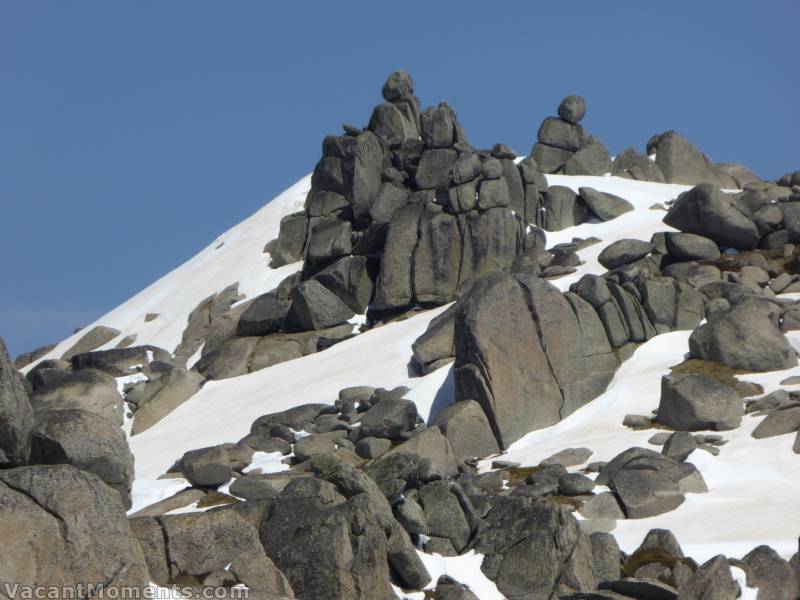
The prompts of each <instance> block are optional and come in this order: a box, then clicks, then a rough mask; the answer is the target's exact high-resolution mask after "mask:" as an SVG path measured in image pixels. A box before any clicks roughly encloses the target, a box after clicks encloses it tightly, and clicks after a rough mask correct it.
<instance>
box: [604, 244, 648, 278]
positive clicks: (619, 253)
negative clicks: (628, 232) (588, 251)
mask: <svg viewBox="0 0 800 600" xmlns="http://www.w3.org/2000/svg"><path fill="white" fill-rule="evenodd" d="M652 251H653V244H651V243H650V242H643V241H641V240H628V239H625V240H617V241H616V242H613V243H611V244H609V245H608V246H606V247H605V248H603V251H602V252H601V253H600V255H599V256H598V257H597V261H598V262H599V263H600V264H601V265H603V266H604V267H605V268H606V269H608V270H611V269H616V268H617V267H621V266H623V265H627V264H628V263H632V262H635V261H637V260H639V259H640V258H644V257H645V256H647V255H648V254H650V253H651V252H652Z"/></svg>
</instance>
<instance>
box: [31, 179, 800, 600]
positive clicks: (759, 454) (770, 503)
mask: <svg viewBox="0 0 800 600" xmlns="http://www.w3.org/2000/svg"><path fill="white" fill-rule="evenodd" d="M547 179H548V182H549V184H550V185H566V186H568V187H570V188H572V189H574V190H577V189H578V188H579V187H582V186H589V187H593V188H595V189H598V190H600V191H605V192H609V193H612V194H616V195H618V196H621V197H623V198H625V199H626V200H628V201H630V202H631V203H632V204H633V205H634V207H635V210H634V211H632V212H630V213H627V214H625V215H622V216H620V217H618V218H617V219H614V220H613V221H609V222H606V223H587V224H584V225H580V226H577V227H571V228H569V229H566V230H563V231H560V232H549V233H547V245H548V247H551V246H553V245H555V244H558V243H562V242H571V241H572V239H573V238H574V237H579V238H587V237H590V236H593V237H598V238H600V239H601V240H602V241H601V242H600V243H598V244H595V245H593V246H590V247H588V248H586V249H584V250H581V251H580V252H579V255H580V257H581V259H582V260H583V261H584V264H583V265H581V266H580V267H579V268H578V272H577V273H574V274H571V275H568V276H565V277H562V278H559V279H556V280H554V284H555V285H557V286H558V287H559V288H560V289H566V288H568V286H569V285H570V284H571V283H572V282H574V281H577V280H578V279H579V278H580V277H581V276H582V275H583V274H585V273H590V272H591V273H601V272H603V270H604V269H603V268H602V267H601V266H600V265H599V264H598V263H597V256H598V254H599V253H600V251H601V250H602V249H603V248H604V247H606V246H607V245H608V244H609V243H611V242H613V241H615V240H618V239H622V238H636V239H641V240H649V239H650V237H651V235H652V234H653V233H654V232H656V231H664V230H668V229H669V228H668V227H666V226H665V225H664V224H663V222H662V219H663V217H664V214H665V213H664V211H663V210H652V209H650V206H651V205H653V204H656V203H661V204H664V203H666V202H667V201H669V200H672V199H674V198H675V197H677V195H678V194H680V193H681V192H683V191H685V190H687V189H689V186H681V185H667V184H656V183H650V182H642V181H634V180H629V179H622V178H618V177H613V176H605V177H583V176H581V177H569V176H559V175H549V176H547ZM309 186H310V176H307V177H305V178H303V179H302V180H300V181H299V182H298V183H296V184H295V185H293V186H292V187H290V188H289V189H287V190H286V191H285V192H283V193H282V194H281V195H279V196H278V197H277V198H276V199H275V200H273V201H272V202H270V203H269V204H267V205H266V206H265V207H264V208H262V209H261V210H259V211H258V212H256V213H255V214H254V215H252V216H251V217H250V218H248V219H247V220H245V221H243V222H242V223H240V224H239V225H237V226H235V227H233V228H231V229H230V230H229V231H227V232H226V233H224V234H223V235H221V236H220V237H219V238H217V239H216V240H213V241H212V243H210V244H209V245H208V246H207V247H206V248H205V249H204V250H202V251H201V252H200V253H199V254H197V255H196V256H195V257H194V258H192V259H190V260H189V261H187V262H186V263H185V264H184V265H182V266H181V267H179V268H177V269H175V270H174V271H172V272H171V273H169V274H167V275H165V276H164V277H162V278H161V279H159V280H158V281H156V282H155V283H154V284H152V285H151V286H149V287H148V288H146V289H145V290H143V291H142V292H141V293H139V294H137V295H136V296H134V297H133V298H132V299H130V300H129V301H128V302H126V303H124V304H122V305H121V306H120V307H118V308H116V309H114V310H112V311H111V312H109V313H108V314H107V315H104V316H103V317H102V318H100V319H98V320H97V321H96V322H95V323H92V324H91V325H90V326H89V327H87V328H86V329H85V330H84V331H88V329H89V328H90V327H92V326H94V325H106V326H110V327H115V328H117V329H119V330H120V331H121V334H120V336H125V335H132V334H136V336H137V341H136V343H137V344H152V345H155V346H159V347H162V348H165V349H167V350H169V351H173V350H174V349H175V347H176V346H177V344H178V343H179V342H180V339H181V334H182V332H183V330H184V328H185V326H186V322H187V318H188V315H189V313H190V312H191V311H192V310H193V309H194V308H195V307H196V306H197V304H198V303H199V302H200V301H201V300H203V299H205V298H207V297H209V296H211V295H212V294H215V293H217V292H219V291H221V290H222V289H223V288H225V287H226V286H228V285H230V284H233V283H237V282H238V284H239V292H240V293H241V294H244V295H245V296H246V297H247V298H252V297H254V296H256V295H258V294H259V293H263V292H264V291H267V290H269V289H272V288H274V287H275V286H276V285H277V284H278V283H279V282H280V281H281V280H282V279H283V278H284V277H286V276H288V275H289V274H291V273H293V272H295V271H297V270H298V269H299V268H300V266H301V265H300V263H296V264H293V265H287V266H285V267H282V268H280V269H269V268H267V262H268V255H266V254H264V253H263V247H264V245H265V243H266V242H268V241H269V240H271V239H273V238H275V237H276V236H277V233H278V228H279V223H280V219H281V217H283V216H285V215H287V214H289V213H291V212H295V211H297V210H300V209H301V208H302V206H303V202H304V199H305V195H306V192H307V191H308V189H309ZM223 242H224V244H223ZM446 308H447V307H440V308H437V309H435V310H429V311H424V312H420V313H419V314H416V315H414V316H412V317H410V318H408V319H406V320H402V321H397V322H393V323H390V324H388V325H384V326H381V327H376V328H374V329H372V330H369V331H367V332H365V333H363V334H361V335H358V336H356V337H354V338H351V339H349V340H346V341H344V342H341V343H339V344H337V345H335V346H333V347H331V348H329V349H327V350H325V351H323V352H320V353H317V354H313V355H310V356H305V357H302V358H298V359H295V360H292V361H289V362H285V363H281V364H278V365H275V366H273V367H270V368H268V369H264V370H261V371H257V372H255V373H252V374H249V375H244V376H241V377H237V378H233V379H227V380H222V381H210V382H208V383H207V384H206V385H205V386H204V387H203V388H202V389H201V390H200V391H199V392H198V393H197V394H196V395H195V396H194V397H192V398H191V399H190V400H188V401H187V402H185V403H184V404H182V405H181V406H179V407H178V408H177V409H176V410H175V411H173V412H172V413H170V414H169V415H167V417H165V418H164V419H163V420H162V421H160V422H159V423H157V424H156V425H154V426H153V427H151V428H149V429H148V430H146V431H144V432H143V433H141V434H139V435H136V436H133V437H131V438H130V444H131V449H132V451H133V453H134V456H135V469H136V479H135V481H134V485H133V508H132V509H131V512H135V511H137V510H139V509H141V508H142V507H144V506H147V505H149V504H152V503H153V502H156V501H158V500H161V499H164V498H166V497H169V496H171V495H173V494H174V493H176V492H177V491H179V490H181V489H183V488H185V487H187V486H188V482H187V481H186V480H184V479H179V478H177V479H176V478H169V479H158V477H159V476H160V475H162V474H163V473H164V472H165V471H166V469H167V468H169V467H170V466H171V465H172V464H173V463H174V462H175V461H176V460H177V459H178V458H180V457H181V456H182V454H183V453H184V452H186V451H187V450H191V449H195V448H199V447H203V446H212V445H215V444H219V443H222V442H236V441H237V440H239V439H240V438H241V437H243V436H244V435H246V434H247V433H248V432H249V429H250V425H251V423H252V422H253V421H254V420H255V419H256V418H258V417H259V416H261V415H264V414H267V413H270V412H276V411H281V410H285V409H287V408H290V407H293V406H297V405H300V404H305V403H310V402H326V403H333V401H334V400H336V398H337V394H338V391H339V390H340V389H341V388H343V387H347V386H352V385H373V386H376V387H378V386H380V387H386V388H391V387H394V386H398V385H407V386H409V387H410V388H411V390H410V392H409V394H408V397H409V398H411V399H412V400H414V401H415V402H416V404H417V406H418V409H419V411H420V414H421V415H422V416H423V418H425V419H426V420H427V421H428V422H429V423H430V422H432V421H433V419H434V418H435V415H436V414H437V413H438V411H440V410H441V409H442V408H443V407H444V406H446V405H447V404H448V403H449V402H451V401H452V398H453V376H452V365H447V366H445V367H442V368H441V369H438V370H437V371H435V372H433V373H431V374H429V375H427V376H425V377H412V376H410V371H409V368H408V367H409V361H410V359H411V344H412V342H413V341H414V340H415V339H416V338H417V337H418V336H419V335H420V334H422V333H423V332H424V331H425V329H426V327H427V325H428V323H429V322H430V320H431V319H433V318H434V317H435V316H436V315H438V314H440V313H441V312H443V311H444V310H446ZM151 312H152V313H159V314H160V316H159V317H158V318H157V319H155V320H152V321H150V322H145V320H144V316H145V315H146V314H147V313H151ZM363 321H364V317H363V316H360V317H355V318H354V319H353V322H355V323H358V324H361V323H363ZM81 335H82V334H81V333H79V334H76V335H74V336H71V337H70V338H68V339H66V340H64V341H63V342H61V343H60V344H59V345H58V346H57V347H56V348H55V349H54V350H53V351H51V352H50V353H49V354H48V355H46V356H45V357H44V358H52V357H58V356H61V354H62V353H63V352H64V351H65V350H66V349H67V348H68V347H69V346H71V345H72V344H74V343H75V342H76V341H77V340H78V339H79V338H80V336H81ZM688 336H689V332H675V333H670V334H665V335H661V336H658V337H657V338H655V339H653V340H651V341H650V342H648V343H646V344H644V345H642V346H641V347H640V348H639V349H638V350H637V351H636V353H635V354H634V356H633V357H632V358H631V359H629V360H628V361H626V362H625V363H624V364H623V365H622V367H621V368H620V370H619V371H618V372H617V374H616V376H615V377H614V380H613V381H612V383H611V385H610V386H609V388H608V390H607V391H606V392H605V393H604V394H603V395H601V396H600V397H599V398H597V399H596V400H594V401H593V402H591V403H590V404H589V405H587V406H585V407H584V408H582V409H581V410H579V411H577V412H576V413H574V414H573V415H571V416H569V417H568V418H567V419H565V420H564V421H562V422H561V423H559V424H557V425H555V426H553V427H549V428H547V429H544V430H541V431H535V432H532V433H530V434H528V435H527V436H525V437H524V438H523V439H521V440H519V441H518V442H517V443H516V444H514V445H513V446H512V448H511V449H510V450H509V452H508V453H507V454H505V455H504V456H503V458H504V459H508V460H513V461H518V462H521V463H523V464H524V465H534V464H537V463H538V462H539V461H540V460H541V459H543V458H545V457H547V456H549V455H551V454H553V453H554V452H556V451H559V450H562V449H564V448H567V447H574V446H586V447H588V448H591V449H592V450H594V455H593V456H592V457H591V459H590V460H592V461H594V460H609V459H611V458H612V457H613V456H615V455H616V454H617V453H618V452H620V451H622V450H625V449H626V448H629V447H631V446H634V445H639V446H643V447H651V448H654V449H658V448H657V447H653V446H649V445H648V444H647V439H648V438H649V437H650V436H651V435H652V434H653V431H633V430H630V429H627V428H624V427H622V419H623V417H624V415H625V414H627V413H641V414H648V413H649V412H650V411H651V410H653V409H654V408H656V407H657V405H658V398H659V389H660V378H661V376H662V375H663V374H665V373H666V372H667V371H668V369H669V367H670V366H672V365H675V364H677V363H679V362H681V361H682V360H683V358H684V354H685V353H686V351H687V349H688V346H687V340H688ZM789 337H790V340H791V341H792V343H793V344H795V346H796V347H798V348H800V334H791V335H790V336H789ZM116 341H117V340H116V339H115V340H112V341H111V342H109V344H107V345H106V347H113V346H114V344H115V343H116ZM198 357H199V352H198V354H197V355H196V356H194V357H192V358H191V359H190V364H191V363H193V362H195V361H196V359H197V358H198ZM31 366H32V365H31ZM28 368H30V367H28ZM793 374H800V368H797V369H792V370H789V371H785V372H781V373H769V374H760V375H753V376H747V377H746V379H748V380H751V381H756V382H758V383H761V384H762V385H763V386H764V387H765V391H766V392H769V391H771V390H773V389H776V388H777V387H778V384H779V382H780V381H781V380H782V379H784V378H785V377H787V376H788V375H793ZM758 421H759V419H758V418H755V417H750V416H746V417H745V418H744V421H743V424H742V427H740V428H739V429H736V430H734V431H729V432H724V434H723V435H724V436H725V437H726V438H727V439H728V440H729V443H728V444H727V445H725V446H723V447H722V448H721V454H720V455H719V456H717V457H714V456H712V455H710V454H708V453H706V452H703V451H701V450H698V451H695V452H694V453H693V454H692V456H691V457H690V461H691V462H693V463H694V464H696V465H697V467H698V468H699V470H700V471H701V473H702V475H703V477H704V478H705V480H706V482H707V484H708V486H709V488H710V491H709V492H708V493H706V494H689V495H688V496H687V499H686V502H685V503H684V504H683V505H681V506H680V507H679V508H678V509H677V510H675V511H672V512H670V513H667V514H664V515H659V516H657V517H653V518H650V519H641V520H627V521H620V522H619V523H618V525H617V527H616V529H615V530H614V534H615V536H616V537H617V539H618V541H619V543H620V545H621V547H622V548H623V549H624V550H625V551H628V552H630V551H632V550H634V549H635V548H636V547H637V546H638V545H639V543H640V542H641V540H642V538H643V537H644V535H645V534H646V532H647V531H648V530H649V529H651V528H653V527H663V528H667V529H670V530H672V531H673V532H674V533H675V535H676V536H677V538H678V540H679V541H680V543H681V545H682V546H683V549H684V551H685V552H686V553H687V554H688V555H690V556H692V557H693V558H695V559H697V560H698V561H700V562H702V561H705V560H706V559H708V558H710V557H711V556H714V555H716V554H720V553H722V554H725V555H727V556H733V557H741V556H742V555H744V554H745V553H747V552H748V551H750V550H751V549H752V548H754V547H755V546H757V545H759V544H769V545H771V546H772V547H773V548H775V549H776V550H777V551H778V552H779V553H780V554H781V555H783V556H785V557H788V556H790V555H791V554H793V553H794V552H795V551H796V549H797V534H798V528H797V524H798V523H800V502H798V501H797V500H798V498H800V481H798V479H797V477H796V476H795V475H796V467H797V461H798V456H797V455H795V454H793V452H792V449H791V446H792V442H793V436H792V435H786V436H780V437H775V438H770V439H764V440H754V439H753V438H752V437H751V436H750V433H751V431H752V430H753V428H754V427H755V426H756V424H757V423H758ZM281 458H282V457H279V455H278V456H275V455H268V454H265V453H257V454H256V455H255V456H254V459H253V464H252V465H251V467H252V468H260V469H262V470H263V471H265V472H266V471H269V472H274V471H276V470H282V469H285V468H286V465H284V464H283V463H282V462H281ZM482 468H483V469H487V468H489V460H487V461H484V463H483V465H482ZM421 556H422V559H423V561H424V562H425V564H426V566H427V567H428V570H429V571H430V574H431V576H432V578H433V582H434V583H435V581H436V578H437V577H438V576H439V575H441V574H443V573H448V574H450V575H452V576H453V577H454V578H455V579H457V580H459V581H461V582H463V583H466V584H468V585H470V587H471V588H472V589H473V591H474V592H476V594H477V595H478V596H479V597H480V598H481V599H482V600H486V599H493V598H501V596H500V594H499V592H498V591H497V589H496V587H495V586H494V584H493V583H492V582H490V581H488V580H487V579H486V578H485V577H484V576H483V574H482V572H481V571H480V562H481V557H480V556H479V555H475V554H467V555H464V556H461V557H453V558H444V557H440V556H433V555H427V554H424V553H423V554H421ZM734 572H735V571H734ZM737 576H738V575H737ZM747 594H750V591H749V590H748V591H747ZM747 594H746V595H745V596H744V597H745V598H747V597H751V596H748V595H747ZM409 597H414V598H417V597H421V595H419V594H418V595H412V596H409ZM752 597H754V596H752Z"/></svg>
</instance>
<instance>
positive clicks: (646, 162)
mask: <svg viewBox="0 0 800 600" xmlns="http://www.w3.org/2000/svg"><path fill="white" fill-rule="evenodd" d="M614 174H615V175H618V176H621V177H629V178H631V179H637V180H640V181H655V182H656V183H664V174H663V173H662V172H661V169H660V168H659V167H658V165H657V164H656V163H655V162H654V161H652V160H650V157H648V156H645V155H644V154H639V153H638V152H636V150H634V149H633V148H632V147H629V148H626V149H625V150H623V151H622V152H620V153H619V154H617V155H616V156H615V157H614Z"/></svg>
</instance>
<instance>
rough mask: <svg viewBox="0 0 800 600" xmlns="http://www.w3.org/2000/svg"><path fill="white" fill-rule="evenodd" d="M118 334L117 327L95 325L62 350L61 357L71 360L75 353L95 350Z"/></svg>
mask: <svg viewBox="0 0 800 600" xmlns="http://www.w3.org/2000/svg"><path fill="white" fill-rule="evenodd" d="M118 335H120V331H119V330H118V329H114V328H113V327H106V326H105V325H96V326H95V327H92V328H91V329H90V330H89V331H87V332H86V333H85V334H83V335H82V336H81V338H80V339H79V340H78V341H77V342H75V344H73V345H72V346H71V347H70V348H69V350H67V351H66V352H64V354H63V355H62V356H61V358H62V359H64V360H71V359H72V357H73V356H75V355H76V354H82V353H84V352H91V351H92V350H96V349H97V348H99V347H100V346H102V345H104V344H107V343H108V342H110V341H111V340H113V339H114V338H115V337H117V336H118Z"/></svg>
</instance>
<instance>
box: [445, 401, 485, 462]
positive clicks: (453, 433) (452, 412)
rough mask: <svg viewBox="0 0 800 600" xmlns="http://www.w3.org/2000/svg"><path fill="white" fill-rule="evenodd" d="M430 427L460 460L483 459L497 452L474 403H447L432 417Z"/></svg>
mask: <svg viewBox="0 0 800 600" xmlns="http://www.w3.org/2000/svg"><path fill="white" fill-rule="evenodd" d="M434 424H435V425H436V426H437V427H439V429H440V430H441V431H442V433H443V434H444V436H445V437H446V438H447V441H448V442H450V446H451V447H452V448H453V452H455V454H456V456H458V457H459V458H460V459H462V460H463V459H467V458H476V457H480V458H483V457H486V456H489V455H490V454H496V453H497V452H499V451H500V448H499V446H498V445H497V440H496V439H495V437H494V435H493V434H492V428H491V426H490V425H489V421H488V419H487V418H486V413H484V412H483V409H482V408H481V406H480V404H478V403H477V402H475V401H474V400H463V401H461V402H456V403H454V404H451V405H450V406H448V407H447V408H445V409H444V410H442V411H441V412H440V413H439V414H438V415H437V416H436V420H435V421H434Z"/></svg>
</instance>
